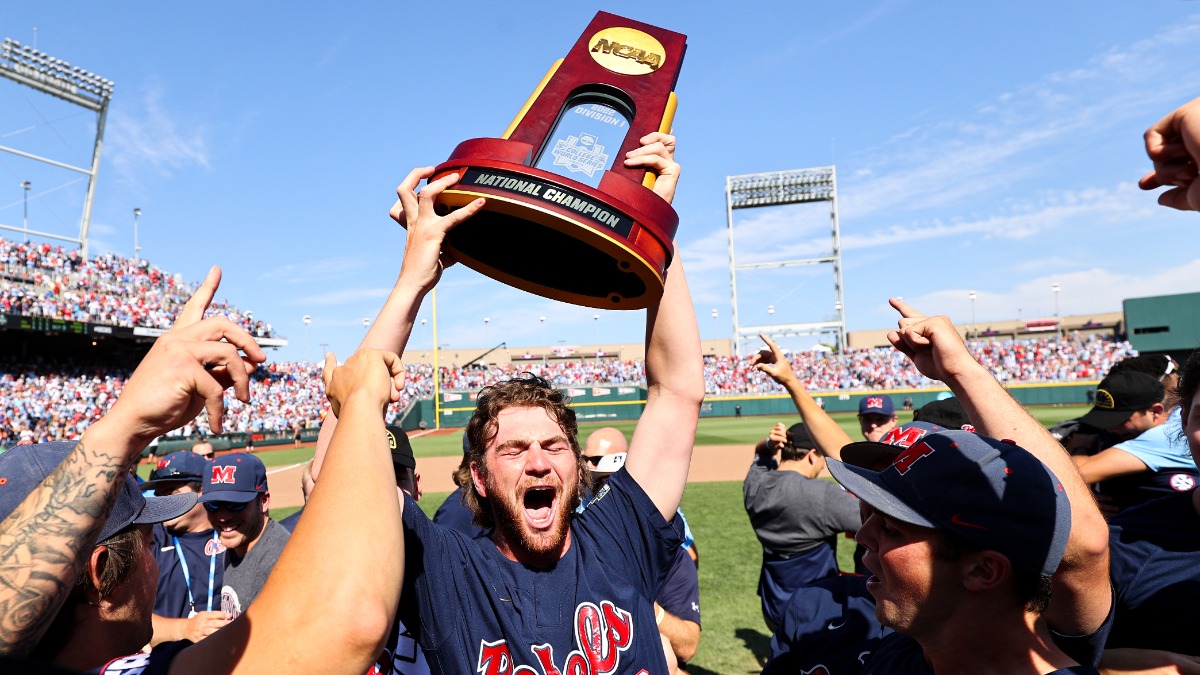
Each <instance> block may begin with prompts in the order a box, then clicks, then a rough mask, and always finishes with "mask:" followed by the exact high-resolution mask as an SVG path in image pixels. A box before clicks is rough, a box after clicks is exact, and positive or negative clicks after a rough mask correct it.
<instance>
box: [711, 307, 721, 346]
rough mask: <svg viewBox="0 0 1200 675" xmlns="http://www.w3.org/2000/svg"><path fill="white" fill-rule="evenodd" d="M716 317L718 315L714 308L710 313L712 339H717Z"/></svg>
mask: <svg viewBox="0 0 1200 675" xmlns="http://www.w3.org/2000/svg"><path fill="white" fill-rule="evenodd" d="M718 316H720V313H719V312H718V311H717V308H716V307H714V308H713V311H712V319H713V335H712V336H713V338H714V339H715V338H716V337H717V317H718Z"/></svg>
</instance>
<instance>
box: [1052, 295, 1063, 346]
mask: <svg viewBox="0 0 1200 675" xmlns="http://www.w3.org/2000/svg"><path fill="white" fill-rule="evenodd" d="M1050 290H1052V291H1054V328H1055V330H1057V331H1058V339H1059V340H1061V339H1062V336H1063V331H1062V317H1061V316H1060V315H1059V313H1058V292H1059V291H1060V290H1061V288H1060V287H1059V285H1058V284H1054V285H1053V286H1051V287H1050Z"/></svg>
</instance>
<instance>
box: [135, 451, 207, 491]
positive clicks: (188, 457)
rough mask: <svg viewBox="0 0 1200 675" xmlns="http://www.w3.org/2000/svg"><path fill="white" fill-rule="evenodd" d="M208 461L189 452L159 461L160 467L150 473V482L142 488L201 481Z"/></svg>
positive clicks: (182, 452) (169, 456)
mask: <svg viewBox="0 0 1200 675" xmlns="http://www.w3.org/2000/svg"><path fill="white" fill-rule="evenodd" d="M207 464H208V460H207V459H204V458H203V457H201V456H200V455H198V454H196V453H194V452H191V451H189V450H180V451H179V452H172V453H171V454H169V455H167V456H166V457H163V458H162V459H160V460H158V466H156V467H155V468H154V470H153V471H151V472H150V480H148V481H146V482H145V483H142V488H143V489H144V488H152V487H154V486H156V485H158V484H159V483H170V482H177V481H193V480H200V479H201V478H203V477H204V467H205V466H206V465H207Z"/></svg>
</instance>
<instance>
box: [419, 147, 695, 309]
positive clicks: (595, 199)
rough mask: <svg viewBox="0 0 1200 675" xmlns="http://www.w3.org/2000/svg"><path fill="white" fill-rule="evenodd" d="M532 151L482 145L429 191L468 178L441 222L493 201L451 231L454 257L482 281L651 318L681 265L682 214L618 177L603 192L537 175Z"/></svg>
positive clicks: (444, 207) (444, 168)
mask: <svg viewBox="0 0 1200 675" xmlns="http://www.w3.org/2000/svg"><path fill="white" fill-rule="evenodd" d="M530 150H531V148H530V146H529V145H528V144H525V143H520V142H516V141H507V140H502V139H475V140H472V141H465V142H464V143H461V144H460V145H459V146H458V148H456V149H455V152H454V154H453V155H452V156H451V158H450V159H449V160H448V161H447V162H445V163H443V164H442V165H440V166H438V167H437V169H436V171H435V173H434V176H433V177H432V178H430V180H431V181H433V180H437V179H438V178H439V177H441V176H444V175H446V174H448V173H452V172H457V173H458V174H459V175H460V178H459V181H458V183H456V184H455V185H453V186H451V187H449V188H447V189H446V190H444V191H443V192H442V194H441V195H440V196H439V198H438V200H437V202H436V203H435V209H436V210H437V212H438V213H441V214H443V215H444V214H446V213H449V212H451V211H452V210H454V209H457V208H460V207H462V206H465V205H467V204H469V203H471V202H472V201H473V200H475V199H477V198H479V197H483V198H484V199H486V200H487V205H486V206H484V208H483V210H481V211H480V212H479V213H477V214H475V215H474V216H472V217H471V218H469V219H468V220H466V221H465V222H463V223H460V224H459V225H458V226H456V227H455V228H454V229H453V230H451V231H450V233H449V234H448V235H447V237H446V243H445V249H446V250H447V252H449V253H450V254H451V255H452V256H453V257H454V259H455V260H457V261H458V262H460V263H462V264H464V265H466V266H467V267H470V268H471V269H473V270H475V271H477V272H479V273H481V274H484V275H486V276H489V277H491V278H493V279H496V280H498V281H501V282H503V283H505V284H508V285H510V286H514V287H516V288H520V289H522V290H525V291H529V292H530V293H534V294H536V295H540V296H543V297H547V298H551V299H554V300H561V301H563V302H568V303H571V304H573V305H582V306H585V307H594V308H597V309H644V308H646V307H649V306H650V305H653V304H654V303H656V302H658V300H659V299H660V298H661V297H662V293H663V284H664V281H665V273H666V269H667V266H668V265H669V264H670V262H671V258H672V256H673V255H674V247H673V244H672V238H673V237H674V235H675V230H676V228H677V227H678V223H679V218H678V216H677V215H676V214H675V211H674V209H672V208H671V206H670V205H669V204H667V202H666V201H664V200H663V199H662V198H661V197H659V196H658V195H657V194H655V193H654V192H652V191H651V190H649V189H647V188H645V187H644V186H642V185H641V184H638V183H634V182H633V181H631V180H629V179H628V178H625V177H624V176H621V175H619V174H614V173H611V172H606V173H605V175H604V177H603V179H602V180H601V182H600V186H599V189H598V190H597V189H592V188H590V187H588V186H586V185H582V184H580V183H576V182H575V181H572V180H570V179H567V178H564V177H562V176H559V175H558V174H554V173H549V172H546V171H542V170H539V169H535V168H532V167H530V166H528V165H527V164H525V163H524V162H526V161H528V157H529V156H530V154H531V153H530ZM484 153H486V154H484ZM506 160H514V161H506Z"/></svg>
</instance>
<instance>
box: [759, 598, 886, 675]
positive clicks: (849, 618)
mask: <svg viewBox="0 0 1200 675" xmlns="http://www.w3.org/2000/svg"><path fill="white" fill-rule="evenodd" d="M891 632H892V629H890V628H886V627H884V626H881V625H880V624H879V619H876V618H875V598H874V597H873V596H872V595H871V593H870V592H869V591H867V577H864V576H857V575H846V576H837V577H829V578H827V579H821V580H820V581H815V582H813V583H811V584H809V585H807V586H803V587H801V588H800V589H798V590H797V591H796V592H795V593H794V594H792V597H791V598H790V599H789V600H788V602H787V605H786V606H785V607H784V610H783V615H782V618H781V620H780V622H779V627H778V628H777V629H776V630H775V635H773V636H771V660H770V661H768V662H767V667H766V668H764V669H763V675H783V674H794V673H823V675H853V674H856V673H858V672H860V671H861V670H862V665H863V662H865V661H866V658H867V657H868V656H870V654H871V651H872V650H874V649H875V646H876V645H878V644H879V640H880V638H882V637H883V636H884V635H887V634H889V633H891ZM822 668H823V669H824V670H821V669H822Z"/></svg>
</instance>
